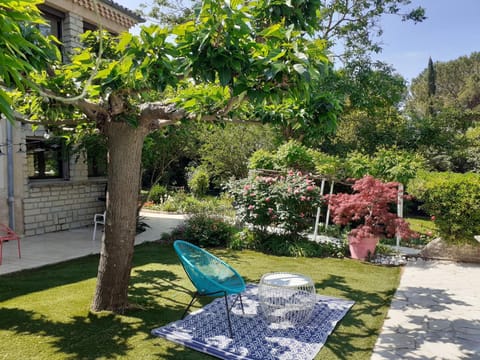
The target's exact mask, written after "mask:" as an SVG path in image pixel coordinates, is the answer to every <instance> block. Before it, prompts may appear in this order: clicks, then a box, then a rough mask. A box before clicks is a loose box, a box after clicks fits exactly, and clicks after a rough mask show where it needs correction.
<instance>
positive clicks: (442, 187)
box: [408, 172, 480, 242]
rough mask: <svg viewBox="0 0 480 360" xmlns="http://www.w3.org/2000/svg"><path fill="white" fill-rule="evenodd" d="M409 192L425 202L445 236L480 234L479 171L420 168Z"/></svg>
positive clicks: (459, 239) (455, 239) (458, 237)
mask: <svg viewBox="0 0 480 360" xmlns="http://www.w3.org/2000/svg"><path fill="white" fill-rule="evenodd" d="M408 192H409V193H410V194H411V195H413V196H415V197H416V198H417V199H418V200H420V201H422V202H423V205H421V208H422V209H423V210H425V211H426V212H427V213H428V214H429V215H431V216H433V217H434V219H435V225H436V228H437V230H438V232H439V234H440V236H441V237H442V238H443V239H444V240H447V241H450V242H464V241H472V239H473V236H474V235H478V234H480V175H478V174H473V173H468V174H457V173H452V172H421V173H419V175H418V176H417V177H416V178H415V179H414V180H412V181H411V182H410V184H409V187H408Z"/></svg>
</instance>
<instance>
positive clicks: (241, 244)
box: [228, 228, 259, 250]
mask: <svg viewBox="0 0 480 360" xmlns="http://www.w3.org/2000/svg"><path fill="white" fill-rule="evenodd" d="M228 247H229V248H231V249H233V250H243V249H252V250H255V249H259V244H258V242H257V239H256V238H255V233H254V232H253V231H251V230H249V229H248V228H244V229H243V230H242V231H239V232H237V233H235V234H234V235H233V236H232V239H231V241H230V243H229V244H228Z"/></svg>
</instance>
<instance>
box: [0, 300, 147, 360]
mask: <svg viewBox="0 0 480 360" xmlns="http://www.w3.org/2000/svg"><path fill="white" fill-rule="evenodd" d="M0 319H1V321H0V329H1V330H7V331H9V332H14V333H15V334H16V335H23V336H29V335H30V336H33V337H32V346H34V343H35V341H34V340H35V339H37V338H38V337H39V336H41V337H42V342H46V343H49V344H50V345H51V347H52V348H55V349H57V352H59V353H61V354H65V356H66V358H70V359H95V358H108V359H111V358H116V357H121V356H123V355H126V354H127V352H128V350H129V346H128V343H127V340H128V339H129V338H130V337H132V336H134V335H135V334H136V333H137V332H138V330H137V329H136V328H135V327H134V326H133V325H130V324H128V323H125V322H122V321H121V320H120V319H119V318H118V317H116V316H115V315H113V314H93V313H89V314H88V315H87V316H86V317H80V316H78V317H74V318H72V319H71V320H70V321H68V322H55V321H51V320H48V319H46V318H45V317H44V316H42V315H40V314H38V313H36V312H33V311H26V310H22V309H16V308H1V309H0ZM6 349H8V348H6ZM7 351H8V350H7ZM39 351H40V350H39ZM17 355H19V354H18V353H17ZM38 355H40V356H41V355H42V354H41V353H39V354H38Z"/></svg>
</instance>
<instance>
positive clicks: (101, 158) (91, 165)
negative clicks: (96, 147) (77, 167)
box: [87, 152, 107, 177]
mask: <svg viewBox="0 0 480 360" xmlns="http://www.w3.org/2000/svg"><path fill="white" fill-rule="evenodd" d="M87 164H88V176H89V177H95V176H107V154H106V153H91V152H89V153H88V154H87Z"/></svg>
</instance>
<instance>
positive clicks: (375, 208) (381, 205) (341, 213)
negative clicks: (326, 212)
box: [326, 176, 417, 241]
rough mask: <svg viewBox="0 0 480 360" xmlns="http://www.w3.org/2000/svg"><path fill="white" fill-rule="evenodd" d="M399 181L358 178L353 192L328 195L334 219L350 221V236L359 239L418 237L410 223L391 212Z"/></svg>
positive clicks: (338, 223) (340, 221) (395, 200)
mask: <svg viewBox="0 0 480 360" xmlns="http://www.w3.org/2000/svg"><path fill="white" fill-rule="evenodd" d="M398 185H399V184H398V183H397V182H387V183H384V182H382V181H380V180H378V179H375V178H374V177H372V176H365V177H363V178H362V179H360V180H357V181H355V183H354V185H353V186H352V188H353V190H354V192H353V193H352V194H346V193H339V194H333V195H326V200H327V201H328V203H329V204H330V211H331V214H332V219H333V222H334V223H335V224H337V225H349V226H351V227H352V228H353V229H352V230H351V231H350V233H349V236H351V237H352V238H353V239H355V240H357V241H361V239H363V238H366V237H371V236H375V237H379V238H381V237H393V236H394V235H395V234H397V233H398V234H399V235H400V236H401V237H402V238H411V237H416V236H417V234H416V233H415V232H413V231H412V230H410V227H409V225H408V223H407V222H406V221H405V220H404V219H403V218H400V217H398V216H397V214H396V213H394V212H392V211H391V210H392V206H393V205H395V204H396V202H397V197H398Z"/></svg>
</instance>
